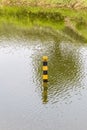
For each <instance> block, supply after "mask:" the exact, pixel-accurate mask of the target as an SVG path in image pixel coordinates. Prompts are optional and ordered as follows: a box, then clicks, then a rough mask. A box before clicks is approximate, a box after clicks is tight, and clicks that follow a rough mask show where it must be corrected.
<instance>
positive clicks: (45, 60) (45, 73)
mask: <svg viewBox="0 0 87 130" xmlns="http://www.w3.org/2000/svg"><path fill="white" fill-rule="evenodd" d="M43 82H48V57H47V56H43Z"/></svg>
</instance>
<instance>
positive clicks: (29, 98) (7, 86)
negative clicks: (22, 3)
mask: <svg viewBox="0 0 87 130" xmlns="http://www.w3.org/2000/svg"><path fill="white" fill-rule="evenodd" d="M51 31H52V30H49V29H48V28H47V29H46V28H45V29H42V28H39V27H38V28H34V29H32V30H23V29H22V30H20V29H15V27H12V26H6V25H5V26H4V27H3V29H2V30H1V31H0V130H82V129H83V130H86V129H87V123H86V120H87V116H86V115H87V101H86V99H87V45H86V44H83V43H82V44H81V43H77V41H76V39H74V38H73V40H74V41H76V42H75V43H72V42H71V40H70V39H69V38H68V37H65V36H63V35H62V34H60V33H57V34H55V33H54V32H51ZM43 55H47V56H48V57H49V60H48V66H49V82H48V84H47V85H46V87H47V89H44V88H43V84H42V56H43Z"/></svg>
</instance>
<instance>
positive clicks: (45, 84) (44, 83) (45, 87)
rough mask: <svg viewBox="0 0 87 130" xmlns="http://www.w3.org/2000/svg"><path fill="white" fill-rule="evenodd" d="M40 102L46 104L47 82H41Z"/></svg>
mask: <svg viewBox="0 0 87 130" xmlns="http://www.w3.org/2000/svg"><path fill="white" fill-rule="evenodd" d="M42 101H43V103H47V102H48V84H47V82H43V89H42Z"/></svg>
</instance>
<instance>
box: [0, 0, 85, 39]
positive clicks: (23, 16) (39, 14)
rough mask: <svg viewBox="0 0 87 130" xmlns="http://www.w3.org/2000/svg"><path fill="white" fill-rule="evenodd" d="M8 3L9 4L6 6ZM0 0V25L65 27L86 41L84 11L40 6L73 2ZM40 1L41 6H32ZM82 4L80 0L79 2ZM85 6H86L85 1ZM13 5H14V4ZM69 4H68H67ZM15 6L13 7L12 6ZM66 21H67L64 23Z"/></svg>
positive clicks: (59, 0)
mask: <svg viewBox="0 0 87 130" xmlns="http://www.w3.org/2000/svg"><path fill="white" fill-rule="evenodd" d="M9 1H10V4H8V5H6V4H7V3H8V2H9ZM9 1H8V0H2V1H1V0H0V2H1V5H2V6H1V7H0V25H1V24H3V23H10V24H14V25H16V26H18V27H22V28H32V27H33V26H42V27H50V28H52V29H54V30H61V31H62V30H64V29H65V28H66V26H68V28H71V29H72V30H74V31H76V33H78V34H80V35H82V36H83V37H84V38H86V39H87V11H86V10H85V9H79V11H78V10H77V9H74V8H68V7H63V8H55V7H52V8H51V6H50V7H48V8H44V7H43V6H42V5H45V4H49V3H50V5H51V4H52V5H54V4H58V3H62V4H67V5H69V4H71V3H74V2H75V0H71V2H69V0H43V4H42V3H41V2H42V1H41V0H26V1H24V0H19V5H20V6H18V5H17V2H18V0H9ZM39 1H40V4H41V6H36V7H35V6H34V3H35V2H36V4H37V5H38V3H39ZM24 2H25V5H26V3H27V2H30V4H32V6H24V5H23V4H22V3H24ZM80 2H82V0H81V1H80ZM84 2H85V5H86V4H87V2H86V1H84ZM14 3H15V4H14ZM68 3H69V4H68ZM14 5H15V6H14ZM66 19H67V21H66Z"/></svg>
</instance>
